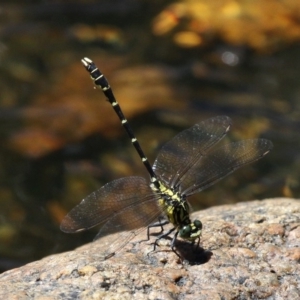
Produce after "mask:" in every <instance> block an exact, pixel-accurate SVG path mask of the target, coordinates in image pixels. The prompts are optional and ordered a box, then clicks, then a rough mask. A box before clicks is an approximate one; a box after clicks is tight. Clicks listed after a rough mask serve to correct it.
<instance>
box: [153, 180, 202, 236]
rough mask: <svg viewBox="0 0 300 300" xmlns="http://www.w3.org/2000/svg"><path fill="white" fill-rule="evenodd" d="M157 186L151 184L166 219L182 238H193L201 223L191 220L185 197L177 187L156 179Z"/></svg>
mask: <svg viewBox="0 0 300 300" xmlns="http://www.w3.org/2000/svg"><path fill="white" fill-rule="evenodd" d="M158 183H159V187H158V188H157V187H155V186H154V185H151V188H152V189H153V191H154V192H155V193H157V194H159V196H160V198H159V200H158V205H159V206H160V208H161V209H162V210H163V212H164V213H165V215H166V217H167V218H168V221H169V222H170V223H172V224H173V225H174V226H175V227H176V228H178V234H179V236H180V237H182V238H183V239H187V240H192V241H193V240H195V239H196V238H198V237H199V236H200V234H201V229H202V223H201V222H200V221H199V220H195V221H194V222H191V220H190V207H189V204H188V202H187V201H186V197H185V196H184V195H181V194H180V193H179V191H178V190H177V189H172V188H168V187H166V186H165V185H164V184H163V183H162V182H161V181H158Z"/></svg>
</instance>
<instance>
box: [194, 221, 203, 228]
mask: <svg viewBox="0 0 300 300" xmlns="http://www.w3.org/2000/svg"><path fill="white" fill-rule="evenodd" d="M194 225H195V227H196V228H197V229H202V222H201V221H199V220H195V221H194Z"/></svg>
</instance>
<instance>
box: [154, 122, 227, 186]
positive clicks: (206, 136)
mask: <svg viewBox="0 0 300 300" xmlns="http://www.w3.org/2000/svg"><path fill="white" fill-rule="evenodd" d="M230 125H231V120H230V118H229V117H226V116H219V117H214V118H211V119H208V120H205V121H203V122H200V123H198V124H195V125H194V126H192V127H191V128H189V129H187V130H184V131H182V132H180V133H179V134H178V135H176V136H175V137H174V138H173V139H172V140H171V141H169V142H168V143H166V144H165V145H164V146H163V147H162V149H161V150H160V152H159V153H158V156H157V158H156V160H155V162H154V165H153V169H154V172H155V173H156V175H157V176H158V177H159V178H160V180H163V181H164V182H165V183H166V184H167V185H168V186H170V187H176V186H177V185H178V181H179V179H180V177H182V176H183V175H184V174H185V173H186V172H188V170H189V169H191V168H192V167H193V165H194V164H195V163H196V162H197V161H199V160H200V159H201V157H202V156H205V155H206V153H207V151H208V150H209V149H210V148H211V147H212V146H213V145H215V144H216V143H217V142H218V141H220V140H221V139H222V138H223V137H224V136H225V134H226V133H227V131H228V130H229V128H230Z"/></svg>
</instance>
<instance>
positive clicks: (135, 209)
mask: <svg viewBox="0 0 300 300" xmlns="http://www.w3.org/2000/svg"><path fill="white" fill-rule="evenodd" d="M82 63H83V65H84V66H85V68H86V69H87V71H88V72H89V73H90V75H91V78H92V80H93V81H94V83H95V85H96V86H97V87H98V88H100V89H101V90H102V91H103V93H104V94H105V96H106V97H107V99H108V101H109V102H110V104H111V105H112V107H113V109H114V110H115V112H116V114H117V115H118V117H119V119H120V120H121V122H122V125H123V127H124V128H125V130H126V132H127V134H128V135H129V137H130V139H131V142H132V144H133V146H134V147H135V149H136V151H137V152H138V154H139V156H140V158H141V159H142V162H143V164H144V166H145V167H146V169H147V171H148V173H149V175H150V181H151V183H150V184H149V183H148V182H147V181H146V180H145V179H144V178H142V177H137V176H132V177H125V178H120V179H117V180H114V181H112V182H110V183H107V184H105V185H104V186H103V187H101V188H100V189H99V190H97V191H95V192H93V193H92V194H90V195H89V196H87V197H86V198H85V199H83V200H82V201H81V202H80V203H79V204H78V205H77V206H76V207H74V208H73V209H72V210H71V211H70V212H69V213H68V214H67V215H66V216H65V218H64V219H63V221H62V223H61V226H60V228H61V230H62V231H64V232H67V233H74V232H78V231H82V230H87V229H89V228H91V227H93V226H96V225H98V224H100V223H102V224H103V226H102V227H101V229H100V231H99V233H98V234H97V236H96V237H95V239H98V238H100V237H103V236H106V235H108V234H110V233H114V232H116V231H118V230H119V231H124V230H125V231H124V232H123V233H122V234H121V236H119V237H118V238H117V239H116V240H115V241H114V242H113V243H109V244H103V245H102V246H103V248H102V250H103V253H102V254H101V255H102V257H103V259H106V258H109V257H111V256H112V255H113V254H114V253H115V252H117V251H118V250H120V249H121V248H123V247H124V246H125V245H126V244H127V243H128V242H129V241H130V240H131V239H132V238H133V237H134V236H135V235H136V234H137V233H138V232H139V231H140V230H143V229H145V227H146V226H148V238H149V224H152V223H153V222H154V221H157V220H158V219H159V220H161V217H162V216H163V217H164V219H165V220H166V221H165V222H160V223H159V225H160V226H161V227H162V225H164V224H165V223H166V222H170V223H172V224H173V226H174V227H173V228H172V229H171V230H170V231H169V232H167V233H162V234H161V235H160V236H159V237H158V238H157V240H158V239H160V238H162V237H166V236H167V235H169V234H170V233H171V232H172V231H175V234H174V236H173V239H172V243H171V248H172V250H173V251H174V252H175V253H176V254H177V255H178V256H179V254H178V253H177V252H176V250H175V241H176V239H177V237H178V236H179V237H181V238H182V239H185V240H188V241H191V242H192V243H194V242H195V241H196V240H198V244H199V241H200V236H201V230H202V223H201V221H199V220H193V221H192V220H191V219H190V214H189V205H188V202H187V198H188V196H190V195H193V194H195V193H197V192H200V191H202V190H204V189H206V188H208V187H209V186H211V185H213V184H214V183H216V182H217V181H219V180H220V179H222V178H224V177H225V176H227V175H228V174H230V173H232V172H233V171H235V170H236V169H238V168H240V167H241V166H243V165H246V164H248V163H251V162H253V161H256V160H258V159H260V158H262V157H263V156H265V155H266V154H267V153H268V152H269V151H270V150H271V149H272V147H273V145H272V143H271V142H270V141H269V140H266V139H250V140H243V141H239V142H233V143H228V144H225V145H222V146H219V147H217V148H213V146H214V145H215V144H217V143H218V142H219V141H220V140H221V139H222V138H223V137H224V136H225V135H226V133H227V132H228V130H229V128H230V125H231V120H230V118H229V117H227V116H218V117H214V118H211V119H208V120H205V121H202V122H199V123H197V124H195V125H194V126H192V127H191V128H189V129H187V130H184V131H182V132H180V133H179V134H178V135H176V136H175V137H174V138H173V139H172V140H171V141H169V142H167V143H166V144H165V145H164V146H163V147H162V149H161V150H160V151H159V153H158V156H157V158H156V160H155V162H154V165H153V167H151V165H150V163H149V162H148V159H147V157H146V156H145V154H144V152H143V150H142V148H141V146H140V144H139V142H138V141H137V139H136V137H135V135H134V133H133V131H132V129H131V127H130V126H129V124H128V122H127V120H126V118H125V117H124V115H123V112H122V110H121V108H120V106H119V104H118V102H117V101H116V99H115V97H114V94H113V92H112V89H111V87H110V86H109V84H108V81H107V80H106V78H105V77H104V75H103V74H102V73H101V72H100V71H99V69H98V68H97V67H96V65H95V64H94V63H93V62H92V61H91V60H90V59H88V58H84V59H82ZM150 227H151V225H150ZM162 228H163V227H162ZM157 240H156V241H157Z"/></svg>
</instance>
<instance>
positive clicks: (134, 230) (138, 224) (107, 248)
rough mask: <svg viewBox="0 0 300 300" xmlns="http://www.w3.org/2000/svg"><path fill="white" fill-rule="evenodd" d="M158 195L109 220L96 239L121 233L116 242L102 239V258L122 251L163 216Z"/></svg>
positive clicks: (126, 209)
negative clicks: (148, 226) (146, 227)
mask: <svg viewBox="0 0 300 300" xmlns="http://www.w3.org/2000/svg"><path fill="white" fill-rule="evenodd" d="M158 197H159V196H158V195H154V194H152V195H151V196H148V197H145V198H143V199H142V200H141V203H139V204H137V205H134V206H129V207H126V208H124V209H122V210H120V212H119V213H117V214H116V215H114V216H113V217H112V218H111V219H109V220H108V221H107V222H106V223H105V224H104V225H103V227H102V228H101V229H100V231H99V233H98V234H97V236H96V237H95V239H99V238H100V237H103V236H107V235H109V234H111V233H114V232H116V231H120V230H124V229H126V231H123V232H121V233H120V234H119V235H118V236H117V238H116V239H115V240H114V241H108V242H107V243H106V242H105V238H104V239H103V240H102V239H101V250H100V253H99V256H100V258H102V259H106V258H108V257H110V256H112V255H113V254H114V253H116V252H118V251H119V250H120V249H122V248H123V247H124V246H125V245H126V244H127V243H128V242H129V241H130V240H131V239H133V238H134V237H135V236H137V235H138V233H139V232H141V231H142V230H144V229H145V226H147V225H149V224H151V223H153V222H154V221H155V220H157V218H158V217H159V216H160V215H161V214H162V211H161V209H160V208H159V207H158V206H157V199H158ZM124 224H126V226H124Z"/></svg>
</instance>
